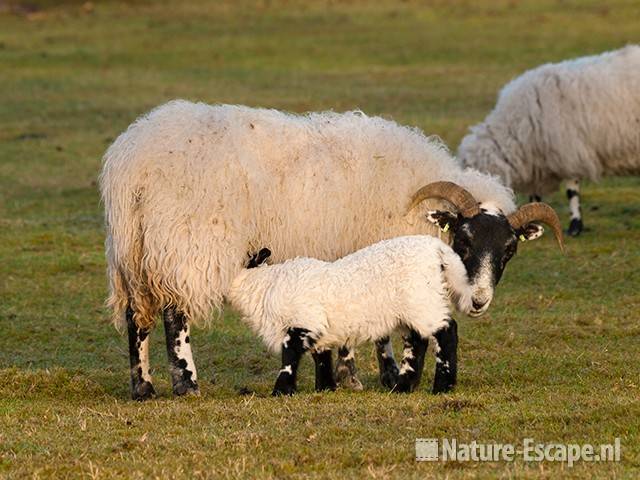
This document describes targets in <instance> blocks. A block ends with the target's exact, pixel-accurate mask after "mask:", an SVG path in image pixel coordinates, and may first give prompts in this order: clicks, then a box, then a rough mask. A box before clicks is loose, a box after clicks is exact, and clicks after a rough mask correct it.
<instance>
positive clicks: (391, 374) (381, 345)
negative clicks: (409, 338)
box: [376, 337, 398, 389]
mask: <svg viewBox="0 0 640 480" xmlns="http://www.w3.org/2000/svg"><path fill="white" fill-rule="evenodd" d="M376 357H378V367H379V369H380V383H381V384H382V386H383V387H387V388H389V389H391V388H393V387H394V386H395V385H396V384H397V383H398V365H397V364H396V359H395V357H394V356H393V346H392V345H391V340H390V339H389V337H383V338H380V339H378V340H376Z"/></svg>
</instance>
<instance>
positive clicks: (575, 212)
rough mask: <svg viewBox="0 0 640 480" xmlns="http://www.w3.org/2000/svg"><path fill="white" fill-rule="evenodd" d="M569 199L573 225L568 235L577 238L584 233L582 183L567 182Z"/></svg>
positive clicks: (576, 181)
mask: <svg viewBox="0 0 640 480" xmlns="http://www.w3.org/2000/svg"><path fill="white" fill-rule="evenodd" d="M567 198H568V199H569V211H570V212H571V223H569V230H568V231H567V233H568V234H569V235H571V236H572V237H577V236H578V235H580V232H582V209H581V208H580V181H579V180H569V181H568V182H567Z"/></svg>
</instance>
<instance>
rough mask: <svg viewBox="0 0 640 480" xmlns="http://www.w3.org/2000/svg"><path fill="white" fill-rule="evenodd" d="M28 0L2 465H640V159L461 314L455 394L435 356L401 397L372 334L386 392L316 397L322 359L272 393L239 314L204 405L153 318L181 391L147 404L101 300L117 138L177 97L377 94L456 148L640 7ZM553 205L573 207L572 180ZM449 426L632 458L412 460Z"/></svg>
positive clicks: (9, 224)
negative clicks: (573, 233)
mask: <svg viewBox="0 0 640 480" xmlns="http://www.w3.org/2000/svg"><path fill="white" fill-rule="evenodd" d="M10 3H11V4H12V5H13V4H14V3H13V0H10ZM15 4H16V5H17V7H15V8H14V7H8V5H9V3H8V2H7V0H3V1H0V477H7V478H25V477H27V478H28V477H34V476H39V477H40V478H47V477H49V478H51V477H56V478H63V477H69V478H77V477H92V478H124V477H126V478H143V477H153V476H157V477H163V478H164V477H174V478H203V477H217V478H220V477H223V478H224V477H227V478H229V477H233V478H239V477H261V478H270V477H271V478H286V477H303V476H310V477H322V478H362V477H367V476H369V477H371V478H390V477H402V478H435V477H448V478H452V479H458V478H469V479H471V478H495V477H501V476H502V477H509V476H518V477H522V478H538V477H541V478H550V479H551V478H559V477H562V478H576V479H584V478H610V477H617V478H635V477H637V476H638V473H639V472H638V470H640V433H639V432H640V404H639V402H638V398H639V380H638V379H639V378H640V362H638V361H637V360H638V345H639V341H638V340H639V334H640V323H639V321H638V304H639V303H640V302H639V299H638V294H637V291H636V290H637V289H636V288H634V286H637V285H639V284H640V274H639V272H640V268H638V267H639V266H640V257H639V251H638V244H639V242H640V215H639V214H640V198H639V195H638V191H639V188H640V180H639V179H638V178H637V177H629V178H610V179H605V180H604V181H603V182H602V183H600V184H586V185H584V189H583V192H582V193H583V198H584V208H585V209H586V212H585V213H586V215H585V220H586V221H587V227H588V226H591V227H592V231H587V232H585V234H584V236H583V237H581V238H579V239H575V240H572V239H569V240H568V245H567V250H568V253H567V255H566V256H564V257H563V256H561V255H560V254H559V253H558V250H557V248H556V247H555V245H554V243H553V239H552V238H549V237H548V236H547V235H545V237H544V238H542V239H541V240H537V241H535V242H531V243H530V244H528V243H527V244H522V245H521V246H520V248H519V253H518V255H517V256H516V258H514V259H513V260H512V261H511V262H510V264H509V265H508V267H507V269H506V272H505V275H504V277H503V279H502V281H501V283H500V285H499V286H498V289H497V291H496V297H495V299H494V302H493V305H492V307H491V309H490V310H489V312H488V314H487V316H485V317H483V318H480V319H474V320H470V319H467V318H458V320H459V332H460V338H461V341H460V383H459V386H458V389H457V390H456V392H455V393H453V394H452V395H447V396H444V397H432V396H431V395H429V394H427V389H428V387H429V385H430V383H431V381H432V375H433V361H432V360H430V361H429V363H428V364H427V366H426V371H425V377H424V380H423V384H422V387H420V392H417V393H416V394H413V395H404V396H390V395H389V394H388V393H386V392H384V391H382V389H381V388H380V387H379V386H378V383H377V379H376V369H377V365H376V360H375V357H374V355H373V348H372V347H370V346H368V345H367V346H363V348H361V349H359V351H358V354H357V361H358V367H359V369H360V378H361V379H362V380H363V382H364V385H365V389H366V390H365V392H359V393H350V392H337V393H335V394H326V395H316V394H313V393H312V389H313V374H312V370H313V368H312V362H311V360H310V359H304V361H303V371H302V372H301V380H302V382H301V385H300V387H301V395H300V396H299V397H297V398H292V399H277V400H272V399H270V398H262V396H263V395H266V394H267V393H269V392H270V391H271V388H272V386H273V382H274V380H275V374H276V372H277V370H278V368H279V362H278V359H277V358H275V357H271V356H266V350H265V349H264V347H263V346H262V344H261V342H260V340H259V339H258V338H256V337H255V336H254V335H253V334H252V333H251V332H249V330H248V329H247V328H246V327H245V326H244V325H242V324H241V323H240V322H239V320H238V319H237V318H236V317H235V316H234V314H233V313H232V312H228V313H227V314H226V315H225V316H224V317H223V318H221V319H219V320H218V321H217V323H216V328H212V329H206V330H199V329H196V330H195V331H194V332H193V342H192V343H193V347H194V355H195V360H196V362H197V365H198V367H199V372H198V373H199V379H201V388H202V396H201V397H200V398H187V399H178V400H173V399H171V398H170V392H171V387H170V385H169V378H168V374H167V369H166V358H165V357H166V352H165V347H164V344H163V338H162V337H163V333H162V331H161V330H160V329H157V330H156V331H155V332H154V334H153V336H152V350H151V353H152V358H151V362H152V367H153V369H154V372H153V373H154V376H155V381H156V387H157V390H158V393H159V395H160V397H159V399H158V400H156V401H152V402H149V403H146V404H143V405H140V404H137V403H133V402H131V401H130V400H128V397H129V385H128V358H127V356H128V353H127V345H126V338H125V337H123V336H121V335H119V334H118V333H116V332H115V331H114V329H113V326H112V325H111V324H110V322H109V314H108V311H107V310H106V309H105V308H104V307H103V301H104V299H105V297H106V295H107V279H106V276H105V257H104V245H103V242H104V230H103V217H102V207H101V205H100V204H99V194H98V188H97V184H96V182H97V175H98V172H99V170H100V162H101V157H102V155H103V154H104V152H105V150H106V148H107V147H108V146H109V145H110V144H111V143H112V142H113V141H114V140H115V138H116V137H117V136H118V135H119V134H120V133H121V132H122V131H123V130H124V129H125V128H126V127H127V126H128V125H129V124H130V123H131V122H132V121H134V120H135V119H136V118H137V117H138V116H139V115H141V114H142V113H144V112H147V111H149V110H150V109H151V108H153V107H155V106H157V105H160V104H162V103H164V102H166V101H168V100H170V99H173V98H187V99H191V100H197V101H203V102H206V103H232V104H248V105H252V106H256V107H270V108H277V109H281V110H289V111H294V112H304V111H322V110H327V109H333V110H334V111H346V110H353V109H358V108H360V109H362V110H363V111H365V112H367V114H368V115H371V116H374V115H381V116H383V117H385V118H390V119H393V120H395V121H397V122H399V123H401V124H408V125H416V126H418V127H419V128H421V129H423V130H424V131H425V132H426V133H427V134H437V135H439V136H440V137H442V138H443V140H444V141H445V143H446V144H447V145H449V146H450V147H451V148H452V149H454V150H455V148H456V146H457V145H458V144H459V142H460V139H461V138H462V137H463V136H464V134H465V133H466V131H467V128H468V127H469V126H470V125H473V124H476V123H478V122H480V121H481V120H482V119H484V118H485V117H486V115H487V114H488V112H489V111H490V110H491V109H492V108H493V106H494V104H495V101H496V97H497V93H498V91H499V89H500V88H501V87H502V86H503V85H505V84H506V83H507V82H508V81H509V80H511V79H512V78H514V77H516V76H517V75H519V74H521V73H522V72H524V71H525V70H527V69H529V68H532V67H535V66H537V65H540V64H542V63H545V62H549V61H554V62H555V61H559V60H563V59H567V58H573V57H577V56H582V55H588V54H595V53H599V52H602V51H606V50H611V49H615V48H619V47H622V46H624V45H625V44H627V43H638V42H640V31H639V29H638V7H637V2H636V1H630V0H612V1H610V2H606V4H604V2H599V1H594V0H565V1H562V2H560V1H556V0H540V1H539V0H535V1H534V0H523V1H512V0H504V1H498V0H496V1H494V0H491V1H489V0H478V1H473V2H471V1H463V0H456V1H436V0H430V1H419V2H418V1H417V0H412V1H407V2H397V3H396V2H386V1H382V2H367V3H365V2H360V1H350V2H331V3H329V2H313V3H310V2H302V1H297V0H289V1H286V2H285V1H281V0H273V1H271V2H266V1H262V0H261V1H257V0H255V1H254V0H242V1H240V2H236V1H233V2H231V1H220V2H200V1H191V0H187V1H182V2H172V4H171V6H169V5H168V4H165V3H164V2H162V3H155V2H126V3H125V2H118V1H108V2H95V1H94V2H93V3H92V4H85V3H84V2H79V1H78V2H72V1H70V2H64V3H62V2H55V4H56V5H58V6H55V7H50V5H54V2H52V1H44V0H42V1H41V0H33V1H30V2H22V3H17V2H16V3H15ZM27 4H28V5H27ZM39 5H44V7H43V8H40V7H38V6H39ZM8 10H10V11H8ZM549 200H550V201H551V202H552V204H553V205H554V206H555V207H557V208H558V209H559V211H560V213H561V214H565V215H566V209H567V206H566V200H565V198H564V194H563V193H562V192H557V193H555V194H553V195H552V196H550V197H549ZM358 220H359V219H357V218H356V219H354V221H358ZM396 350H398V346H397V345H396ZM214 372H215V375H214ZM212 376H215V380H216V384H215V385H213V384H211V383H210V382H208V381H207V380H208V379H210V378H211V377H212ZM242 388H244V389H249V390H253V391H255V392H257V393H256V396H253V397H252V396H239V395H238V392H239V391H241V389H242ZM245 391H246V390H245ZM443 436H446V437H456V438H457V439H459V441H471V440H473V439H476V440H479V441H480V440H484V441H496V442H516V443H519V442H520V441H521V439H522V438H523V437H532V438H535V439H536V440H539V441H562V442H574V443H580V442H590V443H601V442H611V441H612V440H613V438H614V437H616V436H619V437H621V442H622V445H623V450H622V461H621V462H620V463H606V464H591V463H590V464H585V463H578V464H577V465H576V466H574V467H573V468H571V469H568V468H566V467H565V466H563V465H562V464H559V463H545V464H543V465H540V464H536V463H529V464H525V463H523V462H521V461H518V462H516V463H515V464H507V463H481V464H479V463H440V462H437V463H433V462H422V463H420V464H416V463H415V462H414V460H413V456H414V450H413V448H414V439H415V438H416V437H426V438H428V437H443Z"/></svg>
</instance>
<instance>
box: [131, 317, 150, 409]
mask: <svg viewBox="0 0 640 480" xmlns="http://www.w3.org/2000/svg"><path fill="white" fill-rule="evenodd" d="M126 317H127V333H128V336H129V365H130V366H131V398H133V399H134V400H139V401H142V400H148V399H149V398H153V397H155V396H156V391H155V390H154V388H153V384H152V383H151V372H150V371H149V333H151V330H148V329H144V328H139V327H137V326H136V324H135V322H134V321H133V310H131V309H130V308H127V313H126Z"/></svg>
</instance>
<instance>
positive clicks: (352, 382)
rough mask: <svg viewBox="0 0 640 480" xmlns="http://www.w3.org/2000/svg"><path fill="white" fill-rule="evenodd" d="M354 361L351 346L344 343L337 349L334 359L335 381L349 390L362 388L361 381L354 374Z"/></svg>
mask: <svg viewBox="0 0 640 480" xmlns="http://www.w3.org/2000/svg"><path fill="white" fill-rule="evenodd" d="M356 373H357V371H356V361H355V357H354V353H353V348H350V347H347V346H346V345H345V346H343V347H340V348H339V349H338V359H337V360H336V382H338V384H339V385H340V386H341V387H343V388H348V389H349V390H362V388H363V387H362V383H361V382H360V380H358V377H357V376H356Z"/></svg>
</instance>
